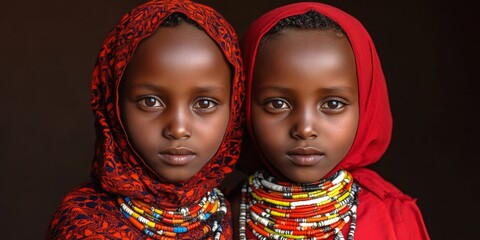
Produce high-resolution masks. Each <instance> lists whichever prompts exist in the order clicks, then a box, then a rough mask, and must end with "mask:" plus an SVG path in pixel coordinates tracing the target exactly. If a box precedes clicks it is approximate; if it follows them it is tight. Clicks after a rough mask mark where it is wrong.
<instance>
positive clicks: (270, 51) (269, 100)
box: [232, 29, 359, 236]
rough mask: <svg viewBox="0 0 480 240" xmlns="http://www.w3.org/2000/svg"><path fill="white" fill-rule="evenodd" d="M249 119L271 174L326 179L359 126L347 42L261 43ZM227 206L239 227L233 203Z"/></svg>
mask: <svg viewBox="0 0 480 240" xmlns="http://www.w3.org/2000/svg"><path fill="white" fill-rule="evenodd" d="M251 111H252V125H253V130H254V134H255V139H256V140H257V144H258V146H259V149H260V151H261V152H262V153H263V155H264V156H265V158H266V159H267V161H269V162H270V163H271V165H272V166H273V167H275V168H276V169H277V170H278V171H279V172H280V173H281V174H282V175H284V176H286V177H287V178H289V179H290V180H291V181H292V182H296V183H311V182H316V181H319V180H321V179H322V178H323V177H325V175H326V174H327V173H329V172H330V171H331V170H332V169H333V168H335V166H336V165H337V164H338V163H339V162H340V161H341V160H342V159H343V158H344V157H345V155H346V154H347V153H348V151H349V150H350V147H351V146H352V144H353V141H354V139H355V134H356V131H357V126H358V119H359V105H358V83H357V75H356V64H355V58H354V54H353V50H352V48H351V46H350V43H349V41H348V39H347V37H346V36H345V35H343V34H339V33H337V32H335V31H334V30H296V29H284V30H282V31H281V32H280V33H279V34H278V35H275V36H273V38H270V39H268V40H267V41H265V42H263V43H261V45H260V46H259V49H258V53H257V56H256V60H255V67H254V73H253V84H252V106H251ZM272 127H273V128H274V129H275V131H272ZM232 204H234V207H233V209H235V212H234V215H236V216H234V217H235V218H234V219H238V210H239V204H240V198H239V196H238V197H237V198H236V199H235V200H234V201H232ZM235 224H238V220H237V221H235ZM234 229H238V225H237V226H236V227H234ZM235 235H236V236H238V233H236V234H235Z"/></svg>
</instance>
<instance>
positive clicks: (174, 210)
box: [47, 1, 244, 239]
mask: <svg viewBox="0 0 480 240" xmlns="http://www.w3.org/2000/svg"><path fill="white" fill-rule="evenodd" d="M243 81H244V75H243V69H242V61H241V58H240V50H239V47H238V44H237V36H236V34H235V32H234V30H233V29H232V27H231V26H230V24H229V23H227V21H226V20H225V19H224V18H223V17H222V16H221V15H220V14H219V13H217V12H216V11H215V10H213V9H211V8H210V7H207V6H204V5H201V4H198V3H194V2H191V1H150V2H147V3H144V4H142V5H140V6H138V7H136V8H134V9H133V10H132V11H131V12H129V13H127V14H126V15H125V16H124V17H123V18H122V19H121V21H120V23H119V24H118V25H117V26H116V27H115V28H114V29H113V30H112V31H111V32H110V34H109V35H108V36H107V38H106V40H105V42H104V43H103V46H102V48H101V51H100V54H99V56H98V60H97V64H96V66H95V68H94V72H93V81H92V94H91V103H92V109H93V112H94V114H95V123H96V125H95V126H96V133H97V141H96V147H95V150H96V151H95V157H94V160H93V165H92V172H91V175H92V180H91V181H89V182H87V183H84V184H82V185H81V186H79V187H77V188H75V189H73V190H72V191H71V192H69V193H68V194H67V196H66V197H65V198H64V199H63V202H62V203H61V205H60V207H59V209H58V210H57V211H56V213H55V215H54V217H53V219H52V221H51V223H50V226H49V228H48V232H47V239H80V238H81V239H179V238H181V239H231V238H232V227H231V222H232V221H231V212H230V206H229V203H228V202H227V201H226V200H225V198H224V196H223V194H222V192H221V191H220V190H219V189H217V186H219V184H220V182H221V181H222V180H223V178H224V177H225V176H226V175H228V174H230V173H231V172H232V169H233V166H234V164H235V163H236V161H237V159H238V156H239V150H240V143H241V136H242V127H241V125H242V118H243V116H242V112H241V108H242V102H243V98H244V93H243V91H244V87H243Z"/></svg>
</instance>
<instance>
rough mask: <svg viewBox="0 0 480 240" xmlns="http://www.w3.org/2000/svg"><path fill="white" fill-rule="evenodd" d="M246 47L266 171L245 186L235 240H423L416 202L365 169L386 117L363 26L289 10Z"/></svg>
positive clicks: (263, 21) (330, 11)
mask: <svg viewBox="0 0 480 240" xmlns="http://www.w3.org/2000/svg"><path fill="white" fill-rule="evenodd" d="M243 43H244V48H243V49H242V50H243V52H244V62H245V63H246V64H245V67H246V68H245V69H246V74H247V75H246V76H247V105H246V106H247V115H246V117H247V126H248V129H249V134H250V136H251V138H252V141H253V143H254V144H255V146H256V147H257V150H258V153H259V154H258V155H259V157H260V158H261V160H262V162H263V163H264V165H265V169H264V170H259V171H256V172H255V173H254V174H252V175H250V176H249V177H248V180H247V181H246V183H245V184H244V185H243V189H242V192H241V194H242V196H241V203H240V211H239V212H240V213H239V236H240V239H344V238H348V239H354V238H355V239H428V238H429V237H428V234H427V231H426V228H425V225H424V223H423V219H422V215H421V213H420V211H419V209H418V207H417V205H416V203H415V199H413V198H411V197H409V196H407V195H405V194H403V193H402V192H401V191H399V190H398V189H397V188H395V187H394V186H393V185H392V184H391V183H389V182H387V181H385V180H384V179H383V178H381V177H380V176H379V175H378V174H377V173H375V172H373V171H371V170H369V169H367V168H365V167H366V166H368V165H370V164H372V163H374V162H376V161H378V160H379V159H380V157H381V156H382V154H383V153H384V152H385V150H386V148H387V146H388V144H389V142H390V137H391V131H392V118H391V112H390V107H389V100H388V95H387V87H386V83H385V79H384V75H383V73H382V68H381V65H380V61H379V58H378V56H377V53H376V50H375V47H374V45H373V42H372V40H371V38H370V36H369V34H368V33H367V31H366V30H365V29H364V27H363V26H362V25H361V23H360V22H358V21H357V20H356V19H355V18H353V17H352V16H350V15H348V14H347V13H345V12H343V11H341V10H339V9H337V8H334V7H332V6H328V5H325V4H320V3H308V2H303V3H295V4H291V5H286V6H283V7H280V8H277V9H274V10H272V11H270V12H268V13H266V14H264V15H263V16H262V17H260V18H259V19H258V20H256V21H255V22H254V23H252V25H251V26H250V28H249V29H248V31H247V33H246V35H245V38H244V42H243ZM249 160H250V161H251V162H250V163H252V162H255V161H252V160H253V159H248V160H247V161H249ZM247 164H248V163H247Z"/></svg>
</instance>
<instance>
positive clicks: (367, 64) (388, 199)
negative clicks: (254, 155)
mask: <svg viewBox="0 0 480 240" xmlns="http://www.w3.org/2000/svg"><path fill="white" fill-rule="evenodd" d="M309 10H315V11H317V12H319V13H322V14H324V15H326V16H327V17H329V18H331V19H332V20H334V21H335V22H337V23H338V24H339V25H340V26H341V27H342V28H343V29H344V31H345V32H346V34H347V36H348V38H349V40H350V43H351V46H352V48H353V52H354V54H355V59H356V66H357V76H358V84H359V104H360V106H359V108H360V118H359V124H358V130H357V134H356V137H355V141H354V143H353V145H352V147H351V149H350V151H349V153H348V154H347V155H346V156H345V158H344V159H343V160H342V161H341V162H340V163H339V164H338V166H336V167H335V168H334V169H333V170H332V171H331V172H330V174H332V173H334V172H336V171H338V170H339V169H346V170H348V171H350V172H351V173H352V174H353V176H354V179H355V180H356V181H357V182H358V183H359V184H360V187H361V189H362V190H361V192H360V194H359V202H360V204H359V207H358V218H357V228H356V232H355V239H409V240H411V239H429V236H428V234H427V231H426V228H425V225H424V222H423V219H422V216H421V213H420V211H419V209H418V207H417V205H416V203H415V201H416V200H415V199H413V198H411V197H409V196H407V195H405V194H403V193H402V192H400V191H399V190H398V189H397V188H396V187H395V186H393V185H392V184H390V183H389V182H387V181H385V180H384V179H383V178H381V177H380V176H379V175H378V174H376V173H375V172H373V171H371V170H368V169H366V168H364V167H366V166H368V165H370V164H372V163H374V162H376V161H378V160H379V159H380V157H381V156H382V155H383V154H384V152H385V150H386V149H387V147H388V145H389V143H390V137H391V132H392V115H391V112H390V105H389V99H388V93H387V86H386V82H385V78H384V75H383V71H382V67H381V64H380V60H379V58H378V55H377V52H376V50H375V46H374V44H373V42H372V40H371V38H370V36H369V34H368V32H367V31H366V30H365V28H364V27H363V26H362V24H361V23H360V22H359V21H358V20H357V19H355V18H354V17H352V16H350V15H349V14H347V13H345V12H343V11H342V10H340V9H337V8H335V7H332V6H328V5H325V4H321V3H313V2H302V3H294V4H290V5H286V6H283V7H279V8H277V9H274V10H272V11H270V12H268V13H266V14H264V15H263V16H261V17H260V18H259V19H257V20H256V21H255V22H253V23H252V24H251V25H250V27H249V29H248V30H247V32H246V34H245V36H244V39H243V42H242V47H243V49H242V51H243V56H244V63H245V73H246V77H247V98H246V108H247V112H246V117H247V126H248V130H249V133H250V135H251V136H254V134H253V131H252V122H251V117H250V104H251V103H250V100H251V96H250V95H251V85H252V84H251V83H252V76H253V66H254V63H255V55H256V53H257V49H258V45H259V42H260V40H261V39H262V37H263V36H264V35H265V34H266V33H267V32H268V31H269V30H270V29H271V28H272V27H273V26H275V25H276V24H277V22H278V21H279V20H281V19H283V18H286V17H289V16H293V15H299V14H303V13H305V12H307V11H309ZM254 138H255V137H253V142H255V139H254ZM260 152H261V151H260ZM262 162H263V163H264V164H265V165H266V167H267V168H268V169H269V170H270V171H271V172H272V173H273V174H275V175H276V176H277V177H279V178H282V175H281V174H280V173H279V172H278V171H277V170H275V168H274V167H272V166H271V164H270V163H269V162H268V161H266V160H264V159H262ZM330 174H328V175H330ZM283 178H284V177H283ZM348 229H349V226H346V227H344V228H343V232H344V234H346V233H347V231H348ZM345 236H346V235H345Z"/></svg>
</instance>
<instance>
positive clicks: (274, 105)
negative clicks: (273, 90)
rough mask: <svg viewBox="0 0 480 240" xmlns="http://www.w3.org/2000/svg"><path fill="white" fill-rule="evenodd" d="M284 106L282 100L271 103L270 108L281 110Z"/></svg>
mask: <svg viewBox="0 0 480 240" xmlns="http://www.w3.org/2000/svg"><path fill="white" fill-rule="evenodd" d="M284 105H285V102H283V101H282V100H274V101H272V107H274V108H282V107H283V106H284Z"/></svg>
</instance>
